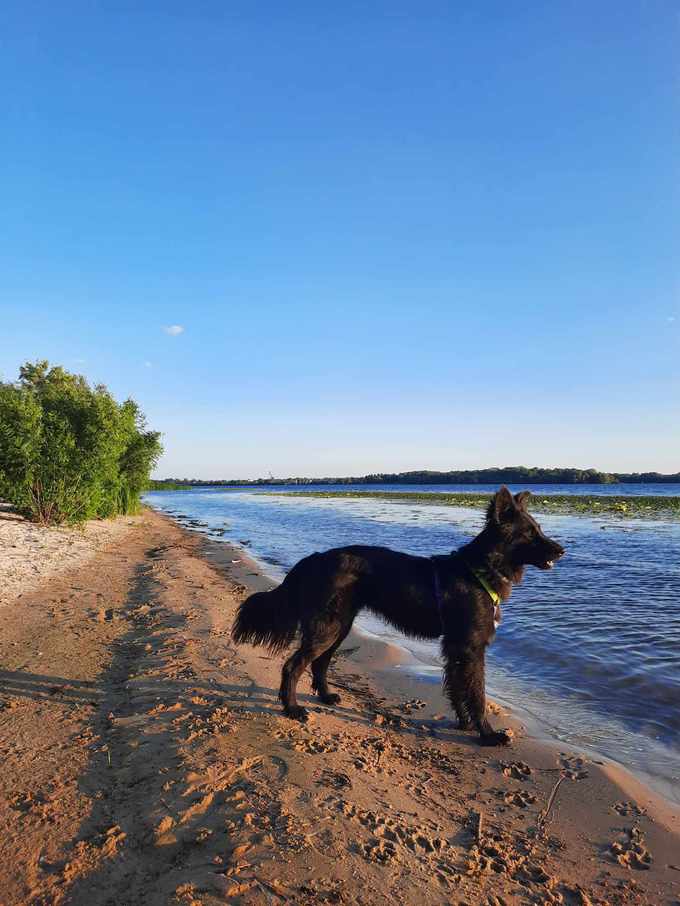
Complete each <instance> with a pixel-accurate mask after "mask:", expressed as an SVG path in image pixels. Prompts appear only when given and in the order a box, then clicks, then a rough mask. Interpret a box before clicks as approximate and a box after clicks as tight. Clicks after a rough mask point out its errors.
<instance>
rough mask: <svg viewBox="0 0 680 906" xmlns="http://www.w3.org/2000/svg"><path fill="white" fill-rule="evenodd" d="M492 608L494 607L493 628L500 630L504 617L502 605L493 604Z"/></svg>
mask: <svg viewBox="0 0 680 906" xmlns="http://www.w3.org/2000/svg"><path fill="white" fill-rule="evenodd" d="M492 607H493V628H494V629H498V627H499V626H500V625H501V617H502V614H501V605H500V604H493V605H492Z"/></svg>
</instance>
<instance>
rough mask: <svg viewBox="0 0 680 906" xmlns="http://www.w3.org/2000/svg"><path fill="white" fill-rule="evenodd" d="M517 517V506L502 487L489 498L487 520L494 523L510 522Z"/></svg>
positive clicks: (510, 495) (507, 491)
mask: <svg viewBox="0 0 680 906" xmlns="http://www.w3.org/2000/svg"><path fill="white" fill-rule="evenodd" d="M516 515H517V504H516V503H515V498H514V497H513V496H512V494H511V493H510V491H509V490H508V489H507V488H506V487H505V485H503V486H502V487H501V488H500V490H499V491H497V492H496V493H495V494H494V496H493V497H492V498H491V503H490V505H489V513H488V517H489V519H492V520H493V521H494V522H498V523H500V522H512V520H513V519H514V518H515V516H516Z"/></svg>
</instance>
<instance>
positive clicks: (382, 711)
mask: <svg viewBox="0 0 680 906" xmlns="http://www.w3.org/2000/svg"><path fill="white" fill-rule="evenodd" d="M352 679H353V677H351V675H350V676H348V675H347V674H343V675H342V676H341V677H338V678H337V679H336V681H333V680H331V685H332V686H334V688H336V689H338V691H339V692H340V693H341V694H343V695H344V696H350V697H352V698H354V699H355V701H356V704H355V705H351V704H343V703H340V704H337V705H332V706H326V705H322V704H321V703H320V702H319V700H318V698H317V697H316V696H315V695H311V694H306V693H300V694H299V695H298V699H299V700H300V702H301V704H303V705H304V707H305V708H306V710H307V711H308V712H309V714H310V716H312V719H313V715H316V714H318V715H331V716H335V717H336V718H337V719H338V720H340V721H342V722H343V723H350V724H353V725H355V726H356V725H359V726H363V727H366V728H368V727H370V728H373V729H375V730H389V731H391V732H394V733H397V734H400V735H401V734H403V735H408V736H415V737H418V738H419V739H426V738H429V739H431V740H436V741H439V742H451V743H455V744H456V745H463V746H475V747H476V737H474V736H472V735H470V734H466V733H463V732H462V731H460V730H458V729H457V728H456V726H455V724H454V722H453V721H448V720H446V721H441V720H439V721H435V720H431V719H427V718H413V717H411V716H408V715H404V714H401V713H398V712H396V711H395V710H393V709H392V708H391V707H390V706H389V705H388V704H386V703H385V700H384V699H376V698H374V696H373V695H372V693H371V692H370V691H368V690H367V689H366V688H365V687H363V688H362V686H361V680H358V683H359V685H357V686H356V687H353V685H352ZM136 691H137V694H138V695H141V696H142V697H144V698H145V699H147V700H148V703H149V705H150V706H151V705H153V704H154V703H157V702H159V701H161V700H162V701H163V702H164V703H166V704H167V703H168V702H174V701H180V700H182V699H186V700H187V702H188V700H189V699H190V698H191V697H192V696H196V695H203V696H209V697H210V699H211V704H213V705H215V706H219V707H225V706H226V707H227V708H229V709H230V710H233V711H236V712H239V713H242V714H252V715H263V714H266V715H270V716H272V717H281V718H284V714H283V712H282V710H281V703H280V701H279V698H278V690H276V689H272V688H269V687H267V686H259V685H257V684H256V683H255V682H250V683H247V684H244V685H236V684H230V683H222V682H219V681H213V680H208V681H207V682H206V681H205V680H201V679H200V678H198V677H192V678H188V679H175V680H168V679H167V678H163V679H156V678H150V679H147V680H142V681H140V683H139V686H138V687H137V690H136ZM106 695H107V690H106V689H105V687H104V685H103V684H102V683H100V682H98V681H96V680H78V679H72V678H70V677H64V676H56V675H50V674H39V673H27V672H24V671H19V670H15V671H11V670H0V696H1V697H2V698H4V701H3V700H2V699H0V710H7V709H11V708H12V706H13V703H14V700H16V699H28V700H30V701H34V702H55V703H56V702H58V703H60V704H69V705H71V706H72V707H73V708H74V709H75V708H81V707H84V708H87V709H99V708H100V707H101V706H102V705H103V704H104V700H105V697H106ZM187 707H188V708H190V707H191V705H190V703H188V704H187ZM290 724H291V726H295V725H299V724H298V722H297V721H290ZM312 726H313V723H312Z"/></svg>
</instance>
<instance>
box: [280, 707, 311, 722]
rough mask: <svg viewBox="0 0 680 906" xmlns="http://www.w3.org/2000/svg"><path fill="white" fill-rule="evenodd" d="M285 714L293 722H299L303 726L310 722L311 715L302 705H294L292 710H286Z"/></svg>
mask: <svg viewBox="0 0 680 906" xmlns="http://www.w3.org/2000/svg"><path fill="white" fill-rule="evenodd" d="M283 713H284V714H285V715H286V717H290V719H291V720H299V721H300V723H301V724H306V723H307V721H308V720H309V714H307V711H306V710H305V709H304V708H303V707H301V706H300V705H292V706H291V707H290V708H285V709H284V712H283Z"/></svg>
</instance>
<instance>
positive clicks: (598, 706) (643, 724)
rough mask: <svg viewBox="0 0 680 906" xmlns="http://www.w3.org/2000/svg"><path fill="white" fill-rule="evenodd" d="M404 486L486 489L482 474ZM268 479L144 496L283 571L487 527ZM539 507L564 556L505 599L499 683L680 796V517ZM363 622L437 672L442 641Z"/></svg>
mask: <svg viewBox="0 0 680 906" xmlns="http://www.w3.org/2000/svg"><path fill="white" fill-rule="evenodd" d="M529 487H530V488H531V486H529ZM322 489H323V488H319V487H318V486H317V487H316V488H315V490H322ZM354 489H356V486H354V487H353V488H349V490H354ZM376 489H377V490H390V489H391V486H385V485H382V486H380V487H378V488H376ZM394 489H395V490H402V491H403V490H411V491H414V492H415V491H421V492H422V491H425V490H430V491H433V492H434V491H438V490H441V491H459V490H471V491H484V490H487V488H486V487H485V486H483V485H470V486H464V487H461V486H460V485H456V486H451V485H443V486H436V485H429V486H425V485H423V486H415V485H411V486H408V487H404V486H398V487H397V486H395V487H394ZM265 490H266V492H267V493H266V494H264V493H262V491H259V490H252V489H247V490H239V489H236V490H222V489H219V490H212V489H211V490H200V489H198V490H191V491H181V492H152V493H149V494H148V495H147V500H148V502H149V503H150V504H152V505H153V506H154V507H156V508H158V509H160V510H163V511H165V512H169V513H171V514H174V515H178V514H183V515H186V516H189V517H192V518H195V519H199V520H201V521H202V522H203V523H205V524H206V526H207V528H206V529H204V530H205V531H208V530H209V529H215V528H226V530H227V532H226V535H225V536H224V538H225V540H229V541H230V542H236V543H244V542H247V547H248V550H249V552H250V553H251V554H252V555H253V556H254V557H255V558H256V559H258V560H259V561H260V563H261V564H262V565H263V568H264V570H265V572H267V573H268V574H269V575H270V576H272V578H274V579H281V578H282V577H283V576H284V575H285V573H286V572H287V571H288V570H289V569H290V567H291V566H292V565H293V564H294V563H295V562H297V560H299V559H300V558H301V557H303V556H305V555H307V554H309V553H312V552H313V551H316V550H324V549H326V548H329V547H336V546H338V545H343V544H350V543H351V544H380V545H385V546H387V547H392V548H395V549H396V550H402V551H407V552H409V553H414V554H421V555H430V554H436V553H445V552H448V551H450V550H452V549H454V548H457V547H459V546H460V545H461V544H464V543H465V542H466V541H467V540H468V539H469V538H470V537H472V536H473V535H474V534H476V533H477V532H478V531H479V529H480V528H481V526H482V515H481V513H477V512H475V511H472V510H468V509H465V508H458V507H448V506H436V505H423V504H417V503H413V504H410V503H390V502H385V501H381V500H372V499H370V498H369V499H363V500H361V499H337V498H336V499H333V498H328V499H315V498H309V497H302V496H295V495H290V496H284V495H283V494H281V495H276V496H270V495H271V493H272V490H273V489H271V488H267V489H265ZM276 490H284V489H276ZM290 490H298V491H299V490H302V489H301V488H299V487H297V488H296V487H291V488H290ZM488 490H493V488H488ZM535 490H536V491H537V493H539V494H541V495H543V496H545V495H546V494H550V493H560V494H562V493H610V494H611V493H616V494H620V493H630V494H634V493H637V494H641V493H647V494H650V493H651V494H662V493H663V494H676V495H677V494H680V486H679V485H647V486H645V485H613V486H612V485H592V486H585V485H580V486H574V485H550V486H545V485H542V486H540V487H538V486H537V487H536V489H535ZM539 519H540V521H541V523H542V525H543V527H544V528H545V530H546V532H547V533H548V534H549V535H551V536H552V537H554V538H556V539H557V540H559V541H560V542H561V543H562V544H564V545H565V546H566V548H567V555H566V556H565V557H564V559H563V560H561V561H560V562H559V563H558V564H557V566H556V567H555V569H554V570H552V571H551V572H540V571H538V570H533V569H528V570H527V575H526V578H525V581H524V583H523V584H522V585H521V586H520V587H519V588H517V589H516V590H515V592H514V593H513V596H512V598H511V600H510V602H509V604H508V605H507V606H506V607H505V608H504V619H503V623H502V625H501V627H500V629H499V631H498V634H497V636H496V640H495V642H494V644H493V646H492V647H491V648H490V650H489V658H488V667H489V669H488V686H489V690H490V692H491V694H492V695H494V696H495V697H496V698H497V699H498V700H502V701H504V702H506V703H507V704H509V705H511V706H512V707H515V708H517V709H519V710H523V711H524V712H526V713H527V714H528V715H530V716H533V718H534V719H535V720H536V721H537V722H540V724H541V725H542V727H543V729H544V731H547V732H548V733H549V734H550V735H551V736H553V737H554V738H556V739H558V740H560V741H561V742H563V743H564V744H568V745H573V746H580V747H590V748H592V749H594V750H595V751H598V752H601V753H602V754H604V755H606V756H608V757H610V758H613V759H615V760H616V761H619V762H620V763H622V764H624V765H626V766H627V767H629V768H630V769H632V770H635V771H636V772H638V773H641V774H646V775H650V776H651V778H652V780H655V781H656V782H657V785H659V786H662V787H663V788H664V791H665V792H666V793H667V794H668V793H670V794H671V795H673V788H675V795H676V797H677V798H680V792H678V791H679V790H680V607H678V603H677V599H678V594H679V593H680V524H679V523H674V522H666V521H654V522H652V521H641V520H630V521H625V520H621V519H614V518H603V517H592V518H591V517H587V516H566V515H550V516H547V515H546V516H539ZM360 623H361V625H362V627H363V628H364V629H367V630H368V631H370V632H372V633H374V634H376V635H379V636H381V637H384V638H386V639H387V640H389V641H394V642H397V643H398V644H400V645H402V646H403V647H405V648H408V649H409V650H410V651H412V652H413V653H414V654H415V655H416V657H417V658H418V659H419V661H420V663H421V665H422V666H421V667H420V668H418V671H417V672H418V673H419V675H420V676H421V678H422V679H423V680H426V681H427V680H429V681H436V682H439V678H440V662H439V656H438V649H437V645H436V644H432V643H426V642H416V641H414V640H412V639H404V638H403V637H401V636H400V635H399V634H398V633H396V632H395V630H394V629H392V628H391V627H389V626H387V625H386V624H384V623H381V622H380V621H378V620H377V619H375V618H373V617H371V616H362V617H360Z"/></svg>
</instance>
